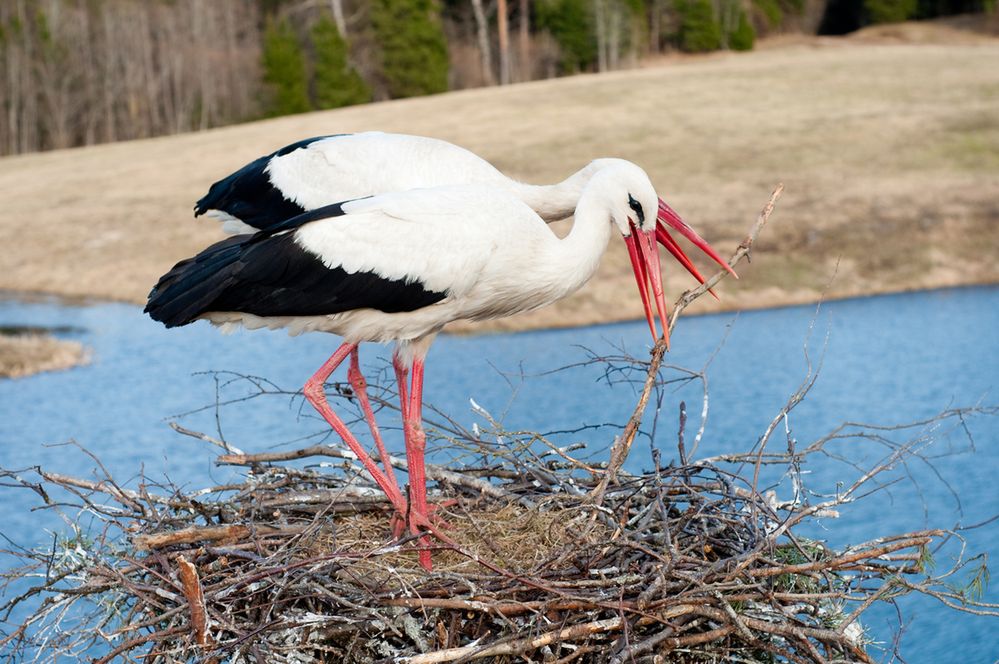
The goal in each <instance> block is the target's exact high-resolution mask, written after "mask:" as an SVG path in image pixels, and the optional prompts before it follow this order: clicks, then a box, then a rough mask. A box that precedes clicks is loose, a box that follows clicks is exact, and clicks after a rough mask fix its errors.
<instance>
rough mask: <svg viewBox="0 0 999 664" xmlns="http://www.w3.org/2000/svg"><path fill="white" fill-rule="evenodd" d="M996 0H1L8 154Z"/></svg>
mask: <svg viewBox="0 0 999 664" xmlns="http://www.w3.org/2000/svg"><path fill="white" fill-rule="evenodd" d="M989 2H992V3H993V4H994V0H932V2H930V0H828V2H827V0H3V2H0V113H2V118H0V154H13V153H21V152H31V151H36V150H44V149H53V148H66V147H72V146H78V145H88V144H92V143H101V142H108V141H116V140H126V139H133V138H143V137H149V136H156V135H161V134H169V133H177V132H184V131H191V130H197V129H206V128H209V127H214V126H219V125H225V124H230V123H234V122H240V121H246V120H252V119H257V118H261V117H266V116H275V115H284V114H288V113H297V112H303V111H309V110H314V109H324V108H335V107H338V106H345V105H350V104H357V103H363V102H367V101H372V100H381V99H389V98H398V97H409V96H415V95H422V94H432V93H436V92H443V91H445V90H449V89H460V88H467V87H476V86H482V85H496V84H506V83H512V82H517V81H526V80H532V79H537V78H549V77H554V76H561V75H566V74H572V73H575V72H581V71H608V70H613V69H618V68H622V67H629V66H632V65H634V64H635V63H636V62H637V61H638V60H639V59H641V58H643V57H647V56H650V55H654V54H657V53H662V52H664V51H670V50H683V51H691V52H698V51H710V50H716V49H750V48H752V47H753V43H754V40H755V38H756V36H757V35H758V34H761V33H763V34H765V33H768V32H773V31H781V30H804V31H810V32H811V31H815V30H816V29H817V28H818V27H819V25H820V20H821V21H822V23H823V24H824V23H827V22H828V20H829V16H828V14H829V12H830V11H833V13H834V14H835V16H838V15H839V13H840V12H841V13H842V14H843V15H847V14H849V16H850V17H851V18H850V20H851V21H854V22H856V20H859V21H860V22H861V23H862V22H864V21H872V20H873V21H877V20H900V19H899V17H902V18H904V17H907V16H911V15H919V14H920V13H922V14H927V13H934V12H935V13H938V14H939V13H949V9H951V8H953V7H959V8H960V9H967V8H969V7H970V8H971V9H975V8H978V9H981V8H983V7H984V6H985V3H989ZM858 3H859V5H858ZM858 6H859V7H860V9H859V10H858ZM837 7H839V9H837ZM823 11H824V12H825V16H823ZM835 16H834V18H835ZM857 16H859V19H858V18H857ZM834 22H835V21H834Z"/></svg>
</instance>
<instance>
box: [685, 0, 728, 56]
mask: <svg viewBox="0 0 999 664" xmlns="http://www.w3.org/2000/svg"><path fill="white" fill-rule="evenodd" d="M675 6H676V12H677V14H678V15H679V17H680V48H681V49H683V50H684V51H689V52H691V53H702V52H704V51H715V50H717V49H719V48H721V37H722V35H721V28H720V27H719V26H718V21H717V19H716V18H715V10H714V8H713V7H712V6H711V0H677V2H676V5H675Z"/></svg>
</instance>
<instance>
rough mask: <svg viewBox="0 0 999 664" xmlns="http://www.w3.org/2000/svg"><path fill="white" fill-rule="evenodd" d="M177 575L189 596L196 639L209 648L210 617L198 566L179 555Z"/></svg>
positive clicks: (188, 601)
mask: <svg viewBox="0 0 999 664" xmlns="http://www.w3.org/2000/svg"><path fill="white" fill-rule="evenodd" d="M177 568H178V569H177V575H178V576H179V577H180V583H181V586H182V587H183V589H184V597H186V598H187V606H188V608H189V610H190V614H191V626H192V627H193V628H194V637H195V641H196V642H197V644H198V645H199V646H201V647H202V648H208V647H209V645H210V641H209V639H208V617H207V615H208V614H207V612H206V611H205V593H204V589H203V588H202V587H201V578H200V577H199V576H198V568H196V567H195V566H194V565H192V564H191V562H190V561H189V560H188V559H187V558H185V557H184V556H177Z"/></svg>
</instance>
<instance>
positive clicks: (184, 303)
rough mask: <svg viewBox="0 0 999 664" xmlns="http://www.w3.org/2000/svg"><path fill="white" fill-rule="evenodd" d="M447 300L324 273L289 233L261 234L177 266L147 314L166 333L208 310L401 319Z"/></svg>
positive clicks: (403, 286)
mask: <svg viewBox="0 0 999 664" xmlns="http://www.w3.org/2000/svg"><path fill="white" fill-rule="evenodd" d="M340 214H343V212H342V211H341V212H340ZM446 296H447V293H446V292H437V291H431V290H428V289H427V288H425V287H424V285H423V284H421V283H420V282H418V281H410V280H404V279H400V280H396V279H388V278H386V277H382V276H380V275H378V274H375V273H373V272H353V273H350V272H347V271H346V270H344V269H342V268H339V267H334V268H330V267H327V266H326V265H325V264H324V263H323V262H322V260H321V259H320V258H319V257H318V256H316V255H315V254H312V253H310V252H308V251H306V250H305V249H304V248H303V247H302V246H300V245H299V244H298V243H297V242H295V236H294V232H288V233H281V234H277V235H275V234H271V233H266V232H262V233H257V234H256V235H251V236H247V235H242V236H236V237H231V238H228V239H225V240H222V241H221V242H217V243H216V244H214V245H212V246H210V247H208V248H207V249H205V250H204V251H202V252H201V253H200V254H198V255H197V256H195V257H194V258H190V259H187V260H184V261H181V262H180V263H178V264H177V265H176V266H174V268H173V269H172V270H170V272H168V273H167V274H165V275H163V276H162V277H161V278H160V280H159V282H158V283H157V284H156V286H155V287H154V288H153V290H152V292H151V293H150V294H149V301H148V302H147V303H146V308H145V312H146V313H148V314H149V316H150V317H151V318H153V320H157V321H160V322H162V323H163V324H164V325H166V326H167V327H177V326H180V325H187V324H188V323H191V322H193V321H194V320H196V319H197V318H198V317H200V316H202V315H204V314H206V313H209V312H213V311H235V312H241V313H248V314H255V315H257V316H265V317H266V316H318V315H328V314H335V313H341V312H344V311H350V310H353V309H361V308H370V309H377V310H379V311H384V312H386V313H399V312H404V311H414V310H416V309H420V308H422V307H425V306H429V305H431V304H434V303H435V302H439V301H441V300H442V299H444V298H445V297H446Z"/></svg>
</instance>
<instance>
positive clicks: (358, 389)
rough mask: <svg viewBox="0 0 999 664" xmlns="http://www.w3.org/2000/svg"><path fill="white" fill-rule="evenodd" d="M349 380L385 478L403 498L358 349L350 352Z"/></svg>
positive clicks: (355, 348)
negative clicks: (383, 439) (369, 431)
mask: <svg viewBox="0 0 999 664" xmlns="http://www.w3.org/2000/svg"><path fill="white" fill-rule="evenodd" d="M347 380H349V381H350V386H351V387H352V388H354V394H356V395H357V400H358V401H359V402H360V403H361V411H362V412H363V413H364V419H365V420H367V422H368V427H370V428H371V437H372V438H374V439H375V447H377V448H378V455H379V456H380V457H381V460H382V466H383V467H384V468H385V476H386V477H388V479H389V481H390V482H392V484H393V485H394V486H395V490H396V492H397V493H398V494H399V495H400V496H401V495H402V490H401V489H399V482H398V481H397V480H396V479H395V471H394V470H393V469H392V463H391V462H390V461H389V454H388V452H387V451H385V443H384V442H382V434H381V432H380V431H379V430H378V422H376V421H375V413H374V411H373V410H372V409H371V401H370V400H368V381H367V380H365V379H364V375H363V374H362V373H361V364H360V358H359V357H358V352H357V347H356V346H355V347H354V350H352V351H351V352H350V369H348V370H347Z"/></svg>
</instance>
